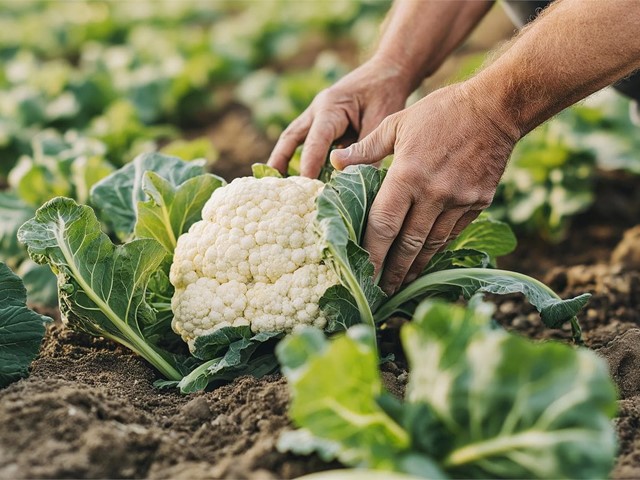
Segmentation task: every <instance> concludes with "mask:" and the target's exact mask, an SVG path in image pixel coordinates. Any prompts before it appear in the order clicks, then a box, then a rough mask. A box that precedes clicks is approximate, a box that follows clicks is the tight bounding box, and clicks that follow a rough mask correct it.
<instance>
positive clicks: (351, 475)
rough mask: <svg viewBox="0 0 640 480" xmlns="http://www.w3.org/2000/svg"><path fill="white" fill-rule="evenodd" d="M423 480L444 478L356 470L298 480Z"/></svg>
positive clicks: (313, 475) (331, 472) (325, 472)
mask: <svg viewBox="0 0 640 480" xmlns="http://www.w3.org/2000/svg"><path fill="white" fill-rule="evenodd" d="M422 478H432V479H436V478H440V479H442V478H444V477H442V476H434V477H424V476H413V475H406V474H404V473H397V472H385V471H382V472H381V471H376V470H367V469H360V468H358V469H355V470H347V469H340V470H327V471H324V472H318V473H311V474H309V475H303V476H302V477H298V479H297V480H418V479H422Z"/></svg>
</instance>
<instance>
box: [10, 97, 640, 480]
mask: <svg viewBox="0 0 640 480" xmlns="http://www.w3.org/2000/svg"><path fill="white" fill-rule="evenodd" d="M248 132H249V133H250V132H253V133H251V134H249V133H248ZM208 134H209V135H210V136H211V137H212V139H213V141H214V143H215V144H216V145H217V146H218V147H219V149H220V150H221V160H220V161H219V162H218V163H217V164H216V165H215V166H214V170H215V171H216V172H217V173H219V174H222V175H223V176H225V177H226V178H228V179H231V178H232V177H233V176H237V175H242V174H246V173H248V171H249V170H248V168H249V165H250V164H251V163H253V162H256V161H264V159H265V158H266V155H268V153H269V151H270V148H271V143H270V142H269V140H267V139H266V138H265V137H264V136H263V135H262V134H260V133H259V131H258V130H257V129H253V128H252V127H251V125H250V117H249V116H248V113H247V112H246V111H244V110H243V109H238V108H234V109H231V110H230V112H229V113H228V114H227V115H225V116H224V118H223V119H221V120H220V121H219V122H218V123H217V124H216V125H215V126H214V127H213V128H212V129H211V130H210V131H208ZM240 139H242V140H240ZM637 186H638V180H637V179H633V178H630V177H627V176H624V175H622V176H618V175H603V176H601V180H600V183H599V186H598V192H599V193H598V196H599V198H606V199H607V200H606V202H605V203H598V204H597V205H596V207H594V209H592V210H591V211H590V212H588V213H587V214H585V215H584V216H583V217H580V218H578V219H577V221H576V222H575V225H574V228H573V229H572V233H571V236H570V237H569V239H568V240H567V241H565V242H563V243H561V244H559V245H555V246H553V247H551V246H549V245H547V244H544V243H542V242H540V241H539V240H537V239H526V238H524V239H521V242H520V246H519V248H518V250H517V251H516V252H515V253H514V254H512V255H511V256H509V257H508V258H506V259H504V261H503V263H502V264H501V266H503V267H505V268H510V269H513V270H516V271H521V272H524V273H528V274H531V275H534V276H536V277H538V278H541V279H542V280H545V281H546V282H548V283H549V284H550V285H551V286H552V288H554V289H555V290H556V291H558V292H559V293H560V294H561V295H562V296H568V295H575V294H579V293H583V292H585V291H589V292H591V293H592V294H593V298H592V300H591V302H590V304H589V306H588V308H587V309H586V311H585V312H584V313H583V315H582V317H581V323H582V325H583V328H584V339H585V343H586V345H587V346H589V347H590V348H593V349H595V350H596V351H597V352H598V353H599V354H601V355H602V356H603V357H604V358H605V359H607V361H608V362H609V365H610V369H611V373H612V375H613V378H614V379H615V380H616V382H617V384H618V388H619V391H620V402H619V405H620V410H619V415H618V418H617V420H616V427H617V431H618V436H619V443H620V454H619V459H618V463H617V465H616V467H615V470H614V471H613V473H612V475H613V477H615V478H640V309H639V308H638V307H639V305H640V265H638V259H640V253H639V252H640V240H639V236H640V234H639V232H638V230H637V229H635V230H633V231H630V233H629V234H627V235H626V237H625V239H624V240H623V241H622V243H621V244H620V245H619V246H618V247H617V248H614V247H616V245H618V244H619V243H620V242H621V240H622V237H623V233H624V232H625V231H626V230H629V229H630V228H631V227H633V226H634V225H635V224H636V223H637V221H638V219H639V218H640V189H638V188H637ZM614 250H615V254H614V255H613V260H611V258H610V256H611V253H612V252H613V251H614ZM497 303H498V310H497V317H498V319H499V321H501V323H502V324H503V325H505V326H506V327H507V328H509V329H511V330H515V331H518V332H520V333H523V334H525V335H527V336H530V337H533V338H540V339H546V338H560V339H563V340H568V339H569V338H570V332H569V331H568V330H566V329H564V330H555V331H551V330H545V329H544V328H543V327H542V326H541V324H540V320H539V317H538V316H537V315H536V314H535V313H534V312H533V311H532V309H531V307H530V306H529V305H527V304H525V303H524V302H523V301H522V299H521V298H519V297H517V296H511V297H509V298H501V299H499V300H498V301H497ZM47 313H49V314H51V313H52V312H47ZM53 313H56V312H53ZM383 340H384V342H383V343H385V344H397V337H396V336H394V333H393V332H388V334H387V336H386V337H385V338H384V339H383ZM391 348H392V347H391ZM156 378H157V377H156V374H155V372H154V371H153V370H152V369H151V368H150V367H149V366H147V365H146V363H144V362H143V361H142V360H140V359H139V358H137V357H136V356H134V355H132V354H130V353H129V352H127V351H126V350H124V349H122V348H120V347H118V346H116V345H114V344H113V343H111V342H109V341H105V340H101V339H93V338H90V337H88V336H86V335H83V334H79V333H74V332H70V331H68V330H66V329H65V328H64V327H62V326H61V325H60V324H59V323H56V324H55V325H54V326H53V327H51V328H50V329H49V332H48V335H47V337H46V339H45V343H44V346H43V350H42V354H41V356H40V358H39V359H38V360H37V361H36V362H34V364H33V366H32V373H31V376H30V377H29V378H28V379H26V380H22V381H20V382H17V383H16V384H14V385H12V386H10V387H9V388H7V389H5V390H2V391H0V478H3V479H4V478H6V479H14V478H105V477H106V478H144V477H147V478H185V479H187V478H188V479H191V478H256V479H270V478H293V477H296V476H299V475H302V474H304V473H308V472H313V471H319V470H322V469H327V468H333V467H336V465H327V464H325V463H323V462H322V461H321V460H320V459H318V458H317V457H314V456H311V457H295V456H292V455H287V454H281V453H279V452H277V450H276V449H275V443H276V440H277V438H278V436H279V434H280V433H281V432H283V431H284V430H286V429H288V428H291V424H290V422H289V420H288V419H287V415H286V409H287V403H288V395H287V389H286V384H285V382H284V380H283V379H282V378H280V377H279V376H269V377H265V378H263V379H259V380H258V379H254V378H250V377H243V378H239V379H237V380H236V381H235V382H233V383H232V384H230V385H227V386H223V387H221V388H219V389H217V390H215V391H213V392H207V393H199V394H194V395H190V396H181V395H179V394H177V393H175V392H172V391H167V390H163V391H160V390H157V389H155V388H153V386H152V383H153V381H154V380H155V379H156ZM383 378H384V380H385V383H386V384H387V385H388V388H389V390H391V391H392V392H393V393H394V394H396V395H398V396H401V395H402V393H403V390H404V382H405V381H406V372H404V371H403V370H402V368H399V367H398V366H397V365H395V364H394V363H388V364H386V365H385V366H384V373H383Z"/></svg>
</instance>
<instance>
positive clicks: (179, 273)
mask: <svg viewBox="0 0 640 480" xmlns="http://www.w3.org/2000/svg"><path fill="white" fill-rule="evenodd" d="M323 186H324V184H323V183H322V182H320V181H318V180H311V179H308V178H303V177H289V178H286V179H283V178H275V177H265V178H261V179H257V178H254V177H244V178H238V179H236V180H234V181H233V182H231V183H230V184H229V185H227V186H225V187H222V188H218V189H217V190H216V191H215V192H214V193H213V195H212V196H211V198H210V199H209V201H208V202H207V203H206V205H205V206H204V208H203V210H202V220H201V221H199V222H197V223H195V224H194V225H192V226H191V228H190V229H189V231H188V232H187V233H185V234H184V235H182V236H181V237H180V238H179V239H178V244H177V247H176V250H175V252H174V259H173V265H172V266H171V274H170V280H171V283H172V284H173V286H174V287H175V294H174V296H173V299H172V301H171V307H172V310H173V313H174V318H173V322H172V327H173V330H174V331H175V332H176V333H178V334H179V335H181V336H182V338H183V340H185V341H186V342H188V343H189V346H190V347H191V348H193V341H194V340H195V339H196V338H197V337H199V336H202V335H206V334H208V333H211V332H213V331H215V330H216V329H218V328H221V327H224V326H230V325H232V326H241V325H250V326H251V330H252V331H253V332H254V333H258V332H273V331H282V332H290V331H292V330H293V329H294V328H295V327H296V326H298V325H314V326H317V327H320V328H323V327H324V326H325V324H326V318H325V317H324V316H323V315H322V312H321V311H320V310H319V307H318V301H319V300H320V297H321V296H322V295H323V294H324V292H325V291H326V290H327V288H329V287H331V286H332V285H335V284H337V283H338V276H337V275H336V274H335V272H334V271H333V270H332V269H331V268H330V267H329V266H328V265H325V264H324V262H323V261H322V246H321V245H320V242H319V240H320V238H319V235H318V233H316V231H315V230H314V225H313V221H314V219H315V215H316V206H315V199H316V197H317V196H318V194H319V193H320V191H321V190H322V188H323Z"/></svg>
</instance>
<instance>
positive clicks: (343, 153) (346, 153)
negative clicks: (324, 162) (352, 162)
mask: <svg viewBox="0 0 640 480" xmlns="http://www.w3.org/2000/svg"><path fill="white" fill-rule="evenodd" d="M350 156H351V147H348V148H339V149H335V150H332V151H331V155H330V159H331V161H332V162H333V160H346V159H348V158H349V157H350Z"/></svg>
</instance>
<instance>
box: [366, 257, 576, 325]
mask: <svg viewBox="0 0 640 480" xmlns="http://www.w3.org/2000/svg"><path fill="white" fill-rule="evenodd" d="M460 271H461V270H460V269H452V270H441V271H439V272H433V273H429V274H427V275H425V276H423V277H419V278H418V279H416V280H414V281H413V282H411V283H410V284H409V285H407V286H406V287H405V288H404V289H402V290H400V291H399V292H398V293H396V294H395V295H393V296H392V297H391V298H389V300H387V302H385V303H384V305H382V307H380V309H378V311H377V312H376V313H375V322H376V323H380V322H382V321H384V320H386V319H387V318H389V317H390V316H391V315H393V314H394V313H396V312H397V311H399V310H400V307H401V306H402V305H403V304H405V303H407V302H409V301H411V300H414V299H416V298H417V297H419V296H421V295H423V294H424V293H426V292H428V291H429V290H430V289H431V287H433V286H435V285H448V284H451V282H452V280H453V279H455V278H456V277H458V276H459V275H460ZM463 271H464V274H465V275H466V276H467V277H469V278H471V279H473V280H475V281H477V282H482V281H483V280H484V278H483V277H493V276H499V275H502V276H506V277H510V278H512V279H514V280H515V281H522V282H523V283H525V284H533V285H535V286H536V287H538V288H539V289H541V290H543V291H544V292H546V293H547V294H549V295H550V296H551V297H552V298H556V299H558V300H560V297H558V295H556V293H555V292H554V291H553V290H552V289H550V288H549V287H548V286H547V285H545V284H544V283H542V282H540V281H539V280H536V279H535V278H532V277H529V276H527V275H524V274H522V273H517V272H511V271H508V270H498V269H493V268H491V269H489V268H465V269H464V270H463ZM453 285H454V286H460V285H457V284H453ZM573 323H574V322H573V320H572V325H573Z"/></svg>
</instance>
